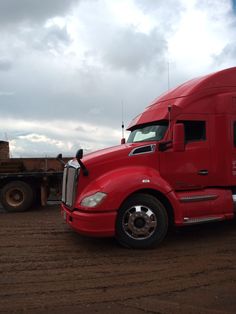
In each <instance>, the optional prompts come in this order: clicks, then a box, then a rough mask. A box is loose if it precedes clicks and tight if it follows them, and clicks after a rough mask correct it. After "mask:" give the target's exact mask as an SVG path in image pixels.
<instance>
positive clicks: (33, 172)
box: [0, 158, 69, 212]
mask: <svg viewBox="0 0 236 314" xmlns="http://www.w3.org/2000/svg"><path fill="white" fill-rule="evenodd" d="M66 160H69V158H68V159H67V158H66ZM62 177H63V165H62V164H61V163H60V162H58V160H57V159H56V158H5V159H0V202H1V204H2V205H3V207H4V208H5V209H6V210H7V211H14V212H15V211H25V210H28V209H30V208H31V207H32V206H33V205H35V204H37V205H42V206H44V205H46V204H47V200H48V197H49V196H52V195H53V198H54V200H57V199H58V200H60V198H61V186H62Z"/></svg>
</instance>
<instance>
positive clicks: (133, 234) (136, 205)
mask: <svg viewBox="0 0 236 314" xmlns="http://www.w3.org/2000/svg"><path fill="white" fill-rule="evenodd" d="M167 229H168V216H167V213H166V210H165V208H164V206H163V205H162V204H161V203H160V202H159V201H158V200H157V199H156V198H155V197H154V196H152V195H148V194H141V193H140V194H135V195H134V196H132V197H131V198H129V199H128V200H127V201H126V202H125V203H124V204H123V205H122V207H121V208H120V210H119V212H118V216H117V221H116V238H117V240H118V241H119V242H120V243H121V244H122V245H124V246H126V247H131V248H150V247H153V246H155V245H157V244H159V243H160V242H161V241H162V240H163V239H164V237H165V235H166V233H167Z"/></svg>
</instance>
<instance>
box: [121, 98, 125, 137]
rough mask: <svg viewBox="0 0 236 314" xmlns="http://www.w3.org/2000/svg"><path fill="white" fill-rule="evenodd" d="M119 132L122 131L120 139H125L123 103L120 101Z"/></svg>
mask: <svg viewBox="0 0 236 314" xmlns="http://www.w3.org/2000/svg"><path fill="white" fill-rule="evenodd" d="M121 120H122V122H121V131H122V134H121V135H122V138H124V137H125V125H124V102H123V100H122V108H121Z"/></svg>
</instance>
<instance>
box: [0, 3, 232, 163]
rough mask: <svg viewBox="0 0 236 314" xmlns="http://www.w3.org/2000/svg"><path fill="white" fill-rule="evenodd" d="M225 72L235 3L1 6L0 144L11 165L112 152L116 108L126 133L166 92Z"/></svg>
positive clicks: (116, 129)
mask: <svg viewBox="0 0 236 314" xmlns="http://www.w3.org/2000/svg"><path fill="white" fill-rule="evenodd" d="M231 66H236V1H233V0H47V1H38V0H20V1H19V0H0V140H9V141H10V147H11V155H12V156H13V157H23V156H27V157H28V156H45V155H47V156H55V155H57V154H58V153H59V152H62V153H63V154H64V155H67V156H73V155H74V154H75V151H76V150H77V149H78V148H81V147H82V148H84V149H85V150H88V151H91V150H96V149H99V148H103V147H107V146H111V145H116V144H118V143H119V142H120V137H121V121H122V107H123V108H124V109H123V112H124V121H125V125H126V126H127V125H128V123H129V121H130V120H131V119H132V118H133V117H134V116H136V115H137V114H139V113H140V112H142V111H143V109H144V108H145V107H146V106H147V105H148V104H149V103H150V102H151V101H152V100H153V99H154V98H156V97H157V96H158V95H159V94H161V93H162V92H164V91H166V90H167V89H168V87H170V88H171V87H174V86H176V85H178V84H180V83H183V82H184V81H186V80H188V79H191V78H193V77H197V76H201V75H205V74H207V73H209V72H214V71H217V70H220V69H223V68H227V67H231ZM168 67H169V76H168ZM168 77H169V79H168ZM168 85H169V86H168Z"/></svg>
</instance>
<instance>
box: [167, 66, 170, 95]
mask: <svg viewBox="0 0 236 314" xmlns="http://www.w3.org/2000/svg"><path fill="white" fill-rule="evenodd" d="M167 83H168V90H170V61H169V60H168V62H167Z"/></svg>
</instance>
